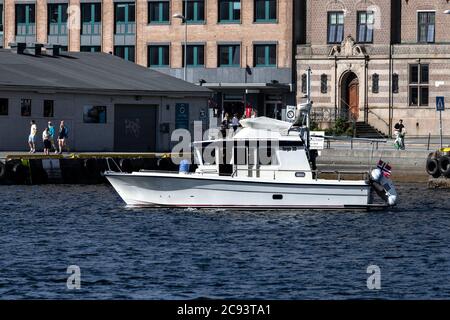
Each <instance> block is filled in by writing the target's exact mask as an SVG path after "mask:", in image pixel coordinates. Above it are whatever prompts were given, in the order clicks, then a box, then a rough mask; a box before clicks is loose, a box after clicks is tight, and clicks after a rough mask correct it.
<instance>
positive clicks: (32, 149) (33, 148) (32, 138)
mask: <svg viewBox="0 0 450 320" xmlns="http://www.w3.org/2000/svg"><path fill="white" fill-rule="evenodd" d="M30 126H31V127H30V135H29V136H28V145H29V146H30V153H35V152H36V133H37V125H36V122H35V121H34V120H31V122H30Z"/></svg>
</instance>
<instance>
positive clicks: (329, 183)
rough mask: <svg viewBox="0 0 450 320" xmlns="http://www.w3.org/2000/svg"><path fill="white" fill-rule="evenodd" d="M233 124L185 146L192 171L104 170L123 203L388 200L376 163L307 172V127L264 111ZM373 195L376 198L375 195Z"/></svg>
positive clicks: (311, 154) (390, 191)
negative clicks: (232, 129)
mask: <svg viewBox="0 0 450 320" xmlns="http://www.w3.org/2000/svg"><path fill="white" fill-rule="evenodd" d="M240 124H241V126H242V128H241V129H240V130H238V131H237V132H236V133H232V134H230V135H229V136H227V137H226V138H220V139H210V140H206V141H196V142H194V143H193V144H192V147H193V152H192V153H193V155H194V157H193V158H194V159H193V160H194V162H195V163H196V164H197V168H196V169H195V171H193V172H189V171H190V170H188V168H187V167H188V165H186V163H187V162H188V161H189V163H192V161H190V159H189V160H188V159H184V160H183V161H181V164H180V171H179V172H161V171H148V170H141V171H138V172H132V173H123V172H113V171H107V172H105V176H106V177H107V179H108V180H109V182H110V183H111V184H112V186H113V187H114V188H115V190H116V191H117V192H118V194H119V195H120V196H121V198H122V199H123V200H124V201H125V202H126V204H127V205H130V206H150V207H185V208H186V207H192V208H220V209H223V208H233V209H249V210H255V209H302V208H312V209H347V208H351V209H355V208H356V209H367V208H372V207H378V208H379V207H386V206H390V205H394V204H395V202H396V196H397V195H396V192H395V188H394V186H393V184H392V182H391V181H390V180H389V179H388V178H387V177H386V176H384V175H383V172H382V169H374V170H373V171H372V172H369V171H367V172H353V173H352V174H356V176H355V175H353V176H351V175H350V173H349V172H347V173H346V172H336V171H330V172H324V171H317V170H314V169H315V158H316V156H317V154H318V152H317V150H312V148H310V143H309V141H310V137H309V131H308V128H307V127H305V126H296V125H295V124H292V123H289V122H284V121H280V120H276V119H271V118H266V117H259V118H250V119H244V120H241V122H240ZM191 171H192V170H191ZM348 175H350V176H348ZM345 177H347V178H348V179H345ZM372 191H376V192H372ZM375 194H378V195H379V196H380V198H381V200H379V201H375Z"/></svg>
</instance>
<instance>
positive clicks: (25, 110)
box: [20, 99, 31, 117]
mask: <svg viewBox="0 0 450 320" xmlns="http://www.w3.org/2000/svg"><path fill="white" fill-rule="evenodd" d="M20 114H21V115H22V117H31V99H21V100H20Z"/></svg>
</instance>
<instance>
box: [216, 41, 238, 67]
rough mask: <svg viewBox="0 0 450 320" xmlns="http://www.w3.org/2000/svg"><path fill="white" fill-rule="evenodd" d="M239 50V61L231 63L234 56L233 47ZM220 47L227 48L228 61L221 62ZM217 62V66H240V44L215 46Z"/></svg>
mask: <svg viewBox="0 0 450 320" xmlns="http://www.w3.org/2000/svg"><path fill="white" fill-rule="evenodd" d="M236 48H237V50H239V55H238V56H239V63H237V64H236V63H233V60H234V59H233V58H234V54H233V53H234V51H233V49H236ZM221 49H228V56H227V59H228V63H222V62H221V53H222V51H221ZM217 54H218V57H217V62H218V66H217V67H218V68H233V67H234V68H236V67H241V45H240V44H220V45H218V46H217Z"/></svg>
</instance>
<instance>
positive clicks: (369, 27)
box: [356, 11, 375, 43]
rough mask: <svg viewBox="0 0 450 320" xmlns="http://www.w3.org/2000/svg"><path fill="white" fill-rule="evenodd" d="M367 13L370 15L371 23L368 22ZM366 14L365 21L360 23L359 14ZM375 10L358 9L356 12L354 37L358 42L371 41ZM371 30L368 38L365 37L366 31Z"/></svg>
mask: <svg viewBox="0 0 450 320" xmlns="http://www.w3.org/2000/svg"><path fill="white" fill-rule="evenodd" d="M369 14H370V15H372V19H373V20H372V23H370V24H369V23H368V21H369ZM362 15H365V16H366V22H365V23H361V16H362ZM362 26H364V37H363V39H364V40H363V41H361V27H362ZM374 27H375V12H373V11H358V12H357V24H356V39H357V42H358V43H373V39H374V30H375V28H374ZM369 30H371V31H372V32H371V34H370V36H371V37H370V39H369V40H368V39H367V36H368V31H369Z"/></svg>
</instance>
